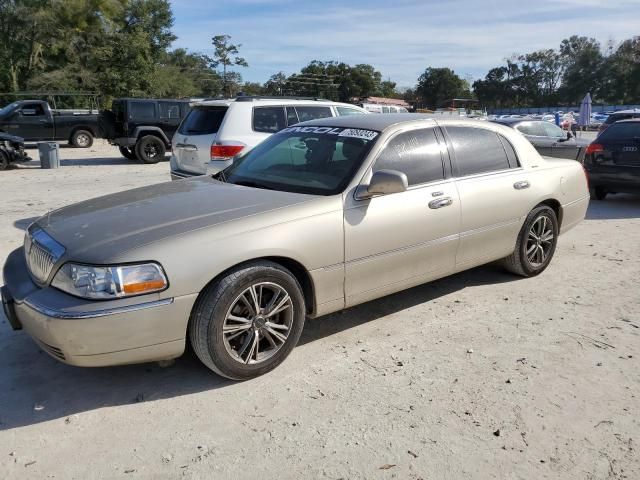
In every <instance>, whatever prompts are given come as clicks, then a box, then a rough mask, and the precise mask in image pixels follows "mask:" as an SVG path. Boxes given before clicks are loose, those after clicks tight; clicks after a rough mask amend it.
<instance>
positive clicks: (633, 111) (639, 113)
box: [610, 108, 640, 115]
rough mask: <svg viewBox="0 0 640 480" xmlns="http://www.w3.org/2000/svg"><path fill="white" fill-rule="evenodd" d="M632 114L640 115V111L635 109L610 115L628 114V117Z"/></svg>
mask: <svg viewBox="0 0 640 480" xmlns="http://www.w3.org/2000/svg"><path fill="white" fill-rule="evenodd" d="M630 113H635V114H638V115H640V109H638V108H633V109H631V110H618V111H617V112H613V113H611V114H610V115H618V114H623V115H624V114H627V115H628V114H630Z"/></svg>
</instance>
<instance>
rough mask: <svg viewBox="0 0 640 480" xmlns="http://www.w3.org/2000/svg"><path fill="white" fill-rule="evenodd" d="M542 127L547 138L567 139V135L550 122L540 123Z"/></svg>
mask: <svg viewBox="0 0 640 480" xmlns="http://www.w3.org/2000/svg"><path fill="white" fill-rule="evenodd" d="M538 123H540V125H542V128H543V129H544V131H545V135H546V136H547V137H553V138H567V134H566V133H564V131H563V130H562V129H561V128H560V127H559V126H557V125H555V124H553V123H549V122H538Z"/></svg>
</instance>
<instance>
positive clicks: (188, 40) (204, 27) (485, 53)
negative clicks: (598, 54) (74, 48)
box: [174, 0, 637, 86]
mask: <svg viewBox="0 0 640 480" xmlns="http://www.w3.org/2000/svg"><path fill="white" fill-rule="evenodd" d="M635 5H637V0H617V2H615V3H613V2H609V3H607V4H604V2H602V1H601V0H538V1H536V2H531V3H530V4H528V5H526V6H523V5H521V4H516V2H514V1H513V0H509V1H507V0H489V1H473V0H451V1H443V0H438V1H429V2H426V1H424V2H420V1H414V0H398V1H396V2H393V3H391V2H384V3H380V2H379V1H369V2H356V1H352V2H349V3H344V2H340V3H334V2H331V1H325V2H322V3H317V4H313V3H311V2H290V1H285V0H282V1H279V2H275V3H274V2H266V1H265V0H240V2H238V1H235V2H224V1H223V2H218V3H217V4H216V6H215V7H202V3H200V2H189V1H185V0H181V1H179V2H174V10H175V12H176V27H175V31H176V34H177V35H178V36H179V40H178V41H177V42H176V46H181V47H187V48H189V49H191V50H194V51H202V52H206V53H211V48H210V43H209V42H210V37H211V36H212V35H214V34H219V33H227V34H229V35H231V36H232V37H233V41H234V42H238V43H242V44H243V46H242V49H241V54H242V56H244V57H245V58H246V59H247V61H248V62H249V65H250V68H248V69H242V70H241V73H242V74H243V76H244V77H245V78H246V79H249V80H260V81H264V80H266V79H267V78H268V77H269V75H271V74H272V73H275V72H277V71H279V70H283V71H285V72H286V73H293V72H295V71H297V70H299V69H300V68H301V67H303V66H304V65H306V64H307V63H308V62H309V61H311V60H313V59H317V60H339V61H345V62H347V63H351V64H355V63H370V64H372V65H373V66H374V67H376V68H377V69H378V70H380V71H381V72H382V73H383V76H384V77H385V78H386V77H390V78H391V79H392V80H394V81H396V82H397V83H398V85H400V86H411V85H413V84H415V81H416V78H417V77H418V76H419V75H420V73H421V72H422V71H423V70H424V69H425V68H426V67H428V66H449V67H451V68H453V69H454V70H455V71H456V72H457V73H459V74H460V75H465V74H470V75H472V76H474V77H476V78H478V77H481V76H484V74H485V73H486V71H487V70H488V69H489V68H491V67H493V66H496V65H498V64H500V63H502V60H503V59H504V58H505V57H508V56H510V55H511V54H512V53H524V52H530V51H533V50H537V49H540V48H557V46H558V45H559V43H560V41H561V40H562V39H563V38H567V37H568V36H570V35H574V34H577V35H585V36H593V37H596V38H597V39H598V40H600V41H601V42H603V43H604V42H606V41H607V40H609V39H610V38H613V39H615V40H617V41H620V40H623V39H625V38H628V37H630V36H632V35H634V34H637V16H636V15H635V8H634V6H635ZM181 14H184V16H185V18H181Z"/></svg>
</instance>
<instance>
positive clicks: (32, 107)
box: [20, 103, 44, 117]
mask: <svg viewBox="0 0 640 480" xmlns="http://www.w3.org/2000/svg"><path fill="white" fill-rule="evenodd" d="M20 113H22V115H25V116H27V117H37V116H42V115H44V108H42V104H40V103H25V104H24V105H23V106H22V109H21V110H20Z"/></svg>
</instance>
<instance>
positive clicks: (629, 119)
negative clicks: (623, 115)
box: [609, 117, 640, 128]
mask: <svg viewBox="0 0 640 480" xmlns="http://www.w3.org/2000/svg"><path fill="white" fill-rule="evenodd" d="M619 123H640V117H636V118H627V119H625V120H619V121H617V122H615V123H614V124H613V125H618V124H619ZM613 125H611V126H613ZM609 128H611V127H609Z"/></svg>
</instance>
